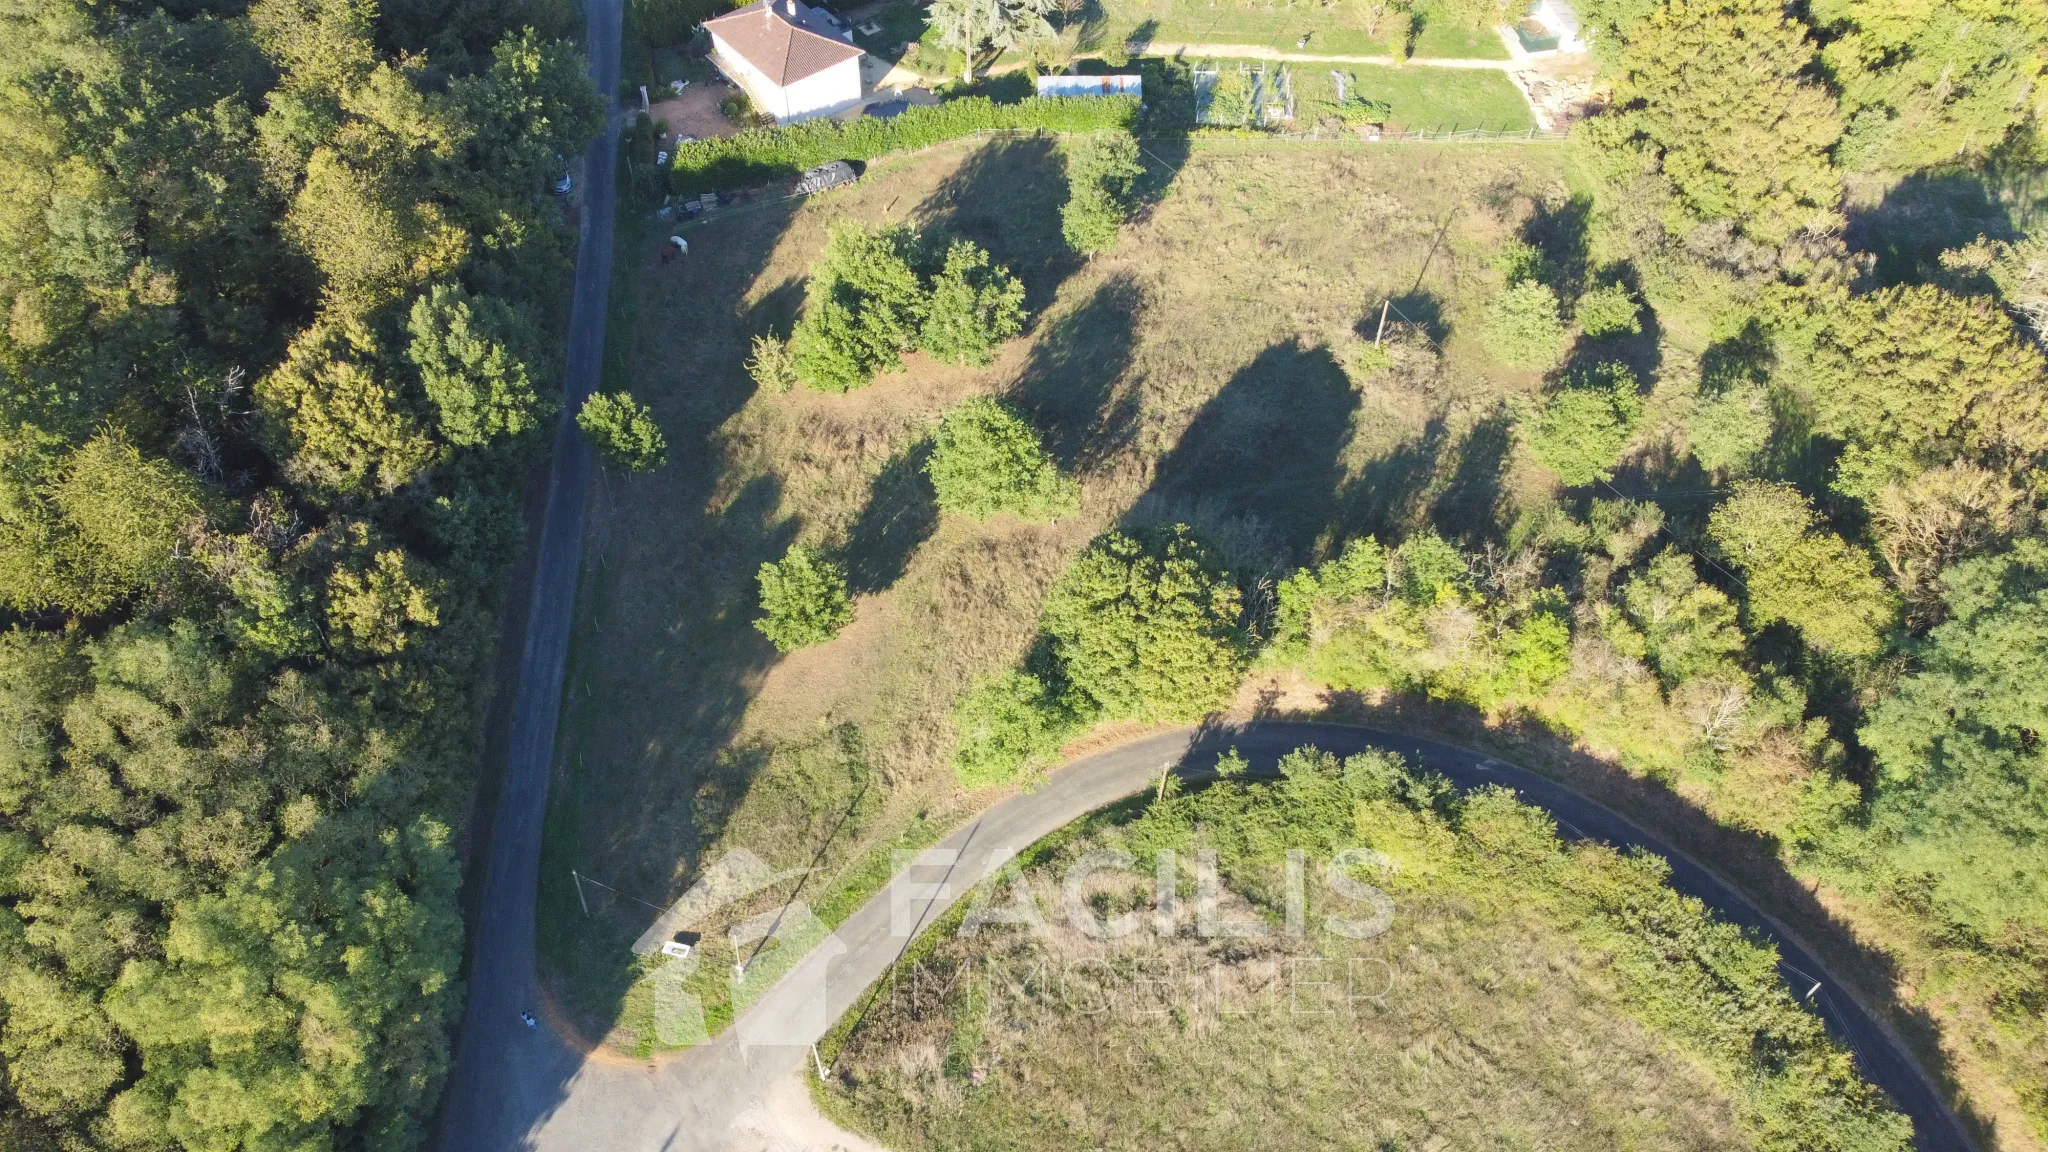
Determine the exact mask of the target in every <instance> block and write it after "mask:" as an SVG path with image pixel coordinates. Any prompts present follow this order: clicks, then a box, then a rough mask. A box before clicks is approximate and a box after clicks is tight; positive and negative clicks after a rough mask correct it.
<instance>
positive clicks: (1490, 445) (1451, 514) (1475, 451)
mask: <svg viewBox="0 0 2048 1152" xmlns="http://www.w3.org/2000/svg"><path fill="white" fill-rule="evenodd" d="M1514 447H1515V417H1514V414H1513V413H1512V412H1509V411H1508V410H1507V409H1506V408H1505V407H1497V408H1495V409H1494V410H1493V411H1492V412H1489V413H1487V414H1486V416H1485V417H1483V418H1482V419H1481V420H1480V421H1479V422H1478V423H1477V424H1474V425H1473V426H1472V427H1471V428H1469V429H1467V430H1466V432H1465V435H1464V436H1463V437H1461V438H1460V439H1459V440H1458V443H1457V446H1456V447H1455V448H1453V449H1452V450H1451V457H1452V459H1453V460H1454V461H1455V463H1454V464H1452V466H1451V475H1450V478H1449V480H1448V481H1447V482H1446V483H1445V484H1444V486H1443V488H1442V489H1440V490H1439V491H1438V492H1437V494H1436V498H1435V499H1434V500H1432V501H1430V506H1429V520H1430V523H1431V524H1433V525H1435V526H1436V529H1437V531H1439V532H1441V533H1442V534H1443V535H1444V536H1445V537H1446V538H1447V539H1452V540H1456V541H1458V542H1459V543H1460V544H1461V545H1462V546H1463V547H1465V548H1467V549H1470V550H1475V551H1476V550H1477V549H1478V547H1479V546H1480V545H1481V544H1483V543H1484V542H1485V541H1487V540H1488V539H1491V538H1493V537H1494V536H1496V535H1497V534H1498V532H1499V530H1500V528H1501V527H1502V525H1501V512H1502V507H1501V504H1502V496H1503V493H1502V491H1501V477H1502V475H1503V474H1504V473H1505V472H1506V470H1507V462H1508V456H1509V454H1510V453H1512V452H1513V451H1514Z"/></svg>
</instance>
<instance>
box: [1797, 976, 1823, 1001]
mask: <svg viewBox="0 0 2048 1152" xmlns="http://www.w3.org/2000/svg"><path fill="white" fill-rule="evenodd" d="M1818 991H1820V981H1818V980H1815V981H1814V982H1813V987H1811V988H1808V989H1807V990H1806V995H1804V996H1802V997H1800V999H1802V1000H1811V999H1813V994H1814V993H1815V992H1818Z"/></svg>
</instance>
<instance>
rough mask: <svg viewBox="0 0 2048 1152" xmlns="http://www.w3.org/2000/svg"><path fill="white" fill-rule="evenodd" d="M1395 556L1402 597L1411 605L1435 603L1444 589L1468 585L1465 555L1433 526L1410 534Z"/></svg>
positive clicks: (1454, 588)
mask: <svg viewBox="0 0 2048 1152" xmlns="http://www.w3.org/2000/svg"><path fill="white" fill-rule="evenodd" d="M1395 555H1396V556H1397V557H1398V558H1399V559H1400V563H1401V597H1402V599H1405V600H1407V601H1408V602H1409V603H1410V604H1417V605H1423V606H1428V605H1431V604H1435V603H1436V602H1437V601H1439V600H1441V599H1443V598H1444V595H1445V592H1446V590H1447V589H1448V590H1450V591H1453V592H1462V591H1464V590H1465V589H1466V588H1468V587H1470V586H1471V583H1472V572H1471V568H1470V566H1469V565H1467V564H1466V562H1465V554H1464V553H1463V552H1460V551H1458V548H1457V545H1455V544H1452V543H1451V542H1450V541H1448V540H1445V539H1444V538H1443V537H1441V536H1439V535H1437V534H1436V531H1435V530H1434V529H1427V528H1425V529H1424V530H1422V531H1420V532H1417V533H1416V534H1415V535H1413V536H1410V537H1409V538H1408V539H1407V541H1406V542H1405V543H1403V544H1402V545H1401V548H1400V550H1399V551H1398V552H1396V553H1395Z"/></svg>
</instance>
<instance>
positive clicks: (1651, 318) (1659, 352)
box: [1565, 261, 1664, 395]
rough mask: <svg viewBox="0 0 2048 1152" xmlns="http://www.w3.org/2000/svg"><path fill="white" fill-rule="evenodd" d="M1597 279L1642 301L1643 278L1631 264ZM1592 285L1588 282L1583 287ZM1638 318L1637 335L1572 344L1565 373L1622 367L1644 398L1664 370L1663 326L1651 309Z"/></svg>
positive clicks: (1616, 266)
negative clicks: (1638, 329)
mask: <svg viewBox="0 0 2048 1152" xmlns="http://www.w3.org/2000/svg"><path fill="white" fill-rule="evenodd" d="M1582 275H1583V274H1582ZM1597 279H1598V281H1599V282H1600V283H1601V284H1619V285H1621V286H1622V287H1624V288H1627V289H1628V290H1629V291H1631V292H1633V293H1635V295H1636V299H1638V300H1641V299H1642V296H1643V284H1642V276H1641V275H1640V274H1639V273H1638V272H1637V271H1636V267H1635V264H1634V263H1633V262H1631V261H1623V262H1621V263H1619V264H1614V265H1611V266H1609V267H1606V268H1603V269H1601V270H1600V273H1599V276H1598V278H1597ZM1592 286H1593V285H1592V284H1591V283H1586V284H1585V285H1584V287H1592ZM1637 319H1638V321H1639V322H1640V324H1641V326H1642V329H1641V331H1638V332H1633V333H1619V334H1616V335H1613V336H1608V337H1605V338H1603V339H1597V340H1596V339H1593V338H1591V337H1588V336H1584V335H1581V336H1580V337H1579V338H1578V339H1577V340H1576V341H1574V342H1573V344H1572V348H1571V351H1570V353H1569V354H1568V355H1567V357H1566V360H1565V373H1566V374H1567V375H1570V374H1572V373H1575V372H1582V371H1585V370H1587V369H1590V368H1592V367H1594V366H1595V365H1598V364H1625V365H1627V366H1628V370H1629V371H1631V372H1633V373H1635V376H1636V380H1637V381H1639V382H1640V383H1641V385H1642V390H1643V392H1644V393H1645V394H1646V395H1647V394H1648V392H1649V390H1650V388H1651V387H1652V386H1653V385H1655V384H1656V382H1657V375H1658V373H1660V372H1662V371H1663V369H1664V325H1663V324H1662V323H1661V322H1659V321H1658V319H1657V311H1656V309H1654V308H1650V307H1644V308H1642V309H1641V311H1639V312H1638V313H1637Z"/></svg>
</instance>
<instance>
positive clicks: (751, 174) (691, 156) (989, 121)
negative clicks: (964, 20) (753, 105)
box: [669, 96, 1138, 195]
mask: <svg viewBox="0 0 2048 1152" xmlns="http://www.w3.org/2000/svg"><path fill="white" fill-rule="evenodd" d="M1137 118H1138V100H1137V97H1135V96H1107V97H1096V96H1045V97H1039V96H1034V97H1031V98H1029V99H1026V100H1024V101H1022V102H1020V103H1016V104H998V103H996V102H995V101H993V100H990V99H988V98H987V97H985V96H968V97H964V98H962V99H959V100H949V101H947V102H945V103H943V104H932V105H913V106H911V107H910V108H908V109H905V110H904V112H903V114H902V115H900V116H895V117H893V118H890V119H887V120H883V119H879V118H877V117H873V116H862V117H859V118H857V119H853V120H846V121H839V120H830V119H819V120H805V121H802V122H801V123H797V124H791V125H788V126H787V127H783V128H751V129H748V130H747V131H745V132H741V133H739V134H737V135H734V136H727V137H724V138H722V139H717V140H698V141H695V142H692V143H689V144H684V145H681V146H679V147H678V148H677V149H676V154H675V158H674V160H672V161H671V167H670V171H669V190H670V191H671V192H675V193H680V194H684V195H689V194H694V193H697V192H709V191H713V190H715V189H720V188H743V187H746V186H748V185H752V184H763V183H766V182H768V181H770V180H775V179H778V178H783V177H790V176H795V175H797V174H799V173H801V172H803V171H805V170H806V169H809V168H815V167H817V166H818V165H820V164H824V163H826V162H828V161H832V160H872V159H874V158H875V157H877V156H886V155H888V154H889V153H891V152H907V151H911V150H913V149H917V148H924V147H928V146H930V145H933V144H937V143H940V142H942V141H946V140H953V139H957V138H958V137H961V136H968V135H972V134H973V133H976V132H984V131H989V130H1006V129H1010V130H1013V129H1020V128H1021V129H1031V128H1036V129H1040V130H1042V131H1046V132H1100V131H1104V130H1106V129H1110V128H1129V127H1130V126H1131V124H1132V123H1133V122H1134V121H1136V120H1137Z"/></svg>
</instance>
